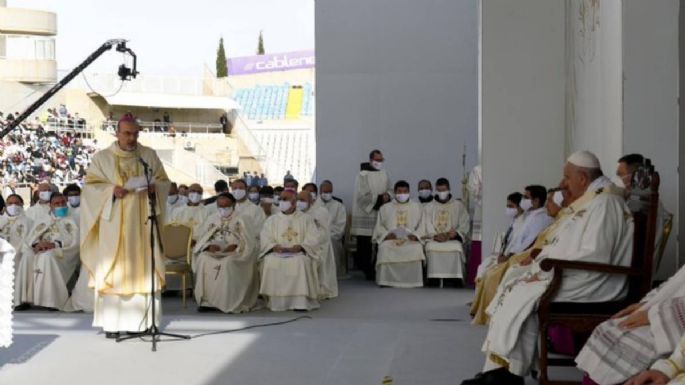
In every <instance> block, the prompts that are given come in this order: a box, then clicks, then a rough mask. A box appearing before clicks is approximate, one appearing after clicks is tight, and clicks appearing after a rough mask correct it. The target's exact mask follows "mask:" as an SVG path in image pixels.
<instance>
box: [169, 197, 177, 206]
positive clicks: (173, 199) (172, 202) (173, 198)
mask: <svg viewBox="0 0 685 385" xmlns="http://www.w3.org/2000/svg"><path fill="white" fill-rule="evenodd" d="M166 201H167V203H168V204H170V205H173V204H174V203H176V202H177V201H178V195H169V196H168V197H166Z"/></svg>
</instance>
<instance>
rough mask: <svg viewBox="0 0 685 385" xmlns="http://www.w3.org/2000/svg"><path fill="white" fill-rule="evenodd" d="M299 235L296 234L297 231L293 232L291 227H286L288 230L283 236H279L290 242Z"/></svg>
mask: <svg viewBox="0 0 685 385" xmlns="http://www.w3.org/2000/svg"><path fill="white" fill-rule="evenodd" d="M298 235H300V234H298V232H297V231H295V230H293V228H292V227H290V226H288V230H286V231H285V232H284V233H283V234H281V237H282V238H283V239H287V240H288V242H292V241H294V240H296V239H297V236H298Z"/></svg>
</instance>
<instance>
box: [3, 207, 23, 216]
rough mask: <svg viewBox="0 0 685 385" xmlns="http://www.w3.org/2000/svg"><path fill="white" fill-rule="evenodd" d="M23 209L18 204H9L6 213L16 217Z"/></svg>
mask: <svg viewBox="0 0 685 385" xmlns="http://www.w3.org/2000/svg"><path fill="white" fill-rule="evenodd" d="M22 211H24V208H23V207H21V206H19V205H9V206H7V214H8V215H9V216H11V217H16V216H17V215H19V214H21V212H22Z"/></svg>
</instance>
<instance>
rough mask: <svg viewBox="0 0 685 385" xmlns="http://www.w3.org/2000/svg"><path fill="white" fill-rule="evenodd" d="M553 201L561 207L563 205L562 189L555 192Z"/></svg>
mask: <svg viewBox="0 0 685 385" xmlns="http://www.w3.org/2000/svg"><path fill="white" fill-rule="evenodd" d="M552 201H553V202H554V204H555V205H557V206H559V207H561V205H562V204H563V203H564V194H563V193H562V192H561V191H557V192H555V193H554V196H553V197H552Z"/></svg>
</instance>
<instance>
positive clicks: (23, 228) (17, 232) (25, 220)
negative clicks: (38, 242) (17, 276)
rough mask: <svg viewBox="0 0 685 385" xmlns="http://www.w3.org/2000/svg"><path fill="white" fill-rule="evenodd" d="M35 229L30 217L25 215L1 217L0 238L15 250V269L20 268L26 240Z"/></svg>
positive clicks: (4, 215) (3, 215) (5, 215)
mask: <svg viewBox="0 0 685 385" xmlns="http://www.w3.org/2000/svg"><path fill="white" fill-rule="evenodd" d="M32 228H33V224H32V223H31V220H30V219H29V217H27V216H26V215H25V214H21V215H17V216H16V217H10V216H9V215H7V213H5V214H2V215H0V238H2V239H4V240H6V241H7V242H9V243H10V244H11V245H12V247H13V248H14V253H15V254H14V268H15V269H16V268H17V267H19V261H21V252H22V251H23V250H24V246H25V244H26V238H27V237H28V235H29V232H30V231H31V229H32Z"/></svg>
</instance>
